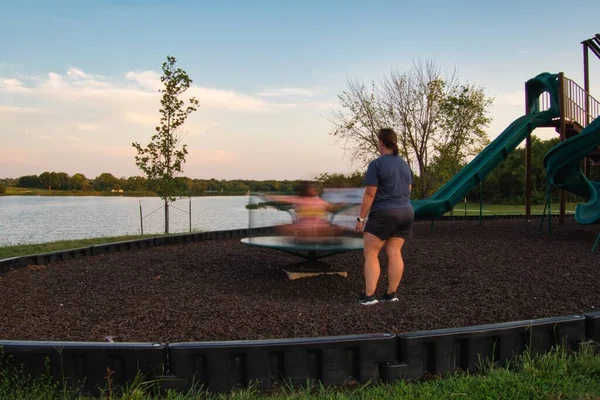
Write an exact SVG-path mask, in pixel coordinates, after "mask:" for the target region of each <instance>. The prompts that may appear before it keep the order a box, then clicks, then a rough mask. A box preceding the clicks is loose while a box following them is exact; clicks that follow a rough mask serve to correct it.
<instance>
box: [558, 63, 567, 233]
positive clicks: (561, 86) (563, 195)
mask: <svg viewBox="0 0 600 400" xmlns="http://www.w3.org/2000/svg"><path fill="white" fill-rule="evenodd" d="M558 93H559V95H558V101H559V104H560V128H559V130H560V141H561V142H564V141H565V139H566V132H567V124H566V110H565V107H566V106H567V105H566V103H567V102H566V95H567V94H566V90H565V74H564V72H561V73H559V74H558ZM566 203H567V192H566V191H565V190H563V189H560V216H559V220H558V223H559V224H560V225H564V223H565V209H566Z"/></svg>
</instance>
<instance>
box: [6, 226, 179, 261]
mask: <svg viewBox="0 0 600 400" xmlns="http://www.w3.org/2000/svg"><path fill="white" fill-rule="evenodd" d="M183 233H189V232H178V233H172V234H171V235H181V234H183ZM157 236H165V235H164V234H153V235H128V236H110V237H108V236H107V237H99V238H89V239H77V240H61V241H57V242H47V243H34V244H14V245H8V246H1V247H0V260H1V259H3V258H11V257H19V256H26V255H30V254H40V253H47V252H50V251H60V250H69V249H77V248H80V247H89V246H93V245H96V244H105V243H113V242H123V241H126V240H136V239H144V238H152V237H157Z"/></svg>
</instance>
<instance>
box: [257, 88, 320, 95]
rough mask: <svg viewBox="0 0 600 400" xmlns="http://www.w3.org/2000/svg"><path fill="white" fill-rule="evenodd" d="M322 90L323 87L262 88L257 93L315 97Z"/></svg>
mask: <svg viewBox="0 0 600 400" xmlns="http://www.w3.org/2000/svg"><path fill="white" fill-rule="evenodd" d="M323 92H325V90H323V89H319V90H315V89H307V88H280V89H269V90H264V91H262V92H260V93H258V95H259V96H261V97H315V96H317V95H319V94H321V93H323Z"/></svg>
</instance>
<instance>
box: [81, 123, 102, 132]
mask: <svg viewBox="0 0 600 400" xmlns="http://www.w3.org/2000/svg"><path fill="white" fill-rule="evenodd" d="M77 129H78V130H80V131H97V130H100V129H102V127H101V126H100V125H97V124H90V123H81V124H77Z"/></svg>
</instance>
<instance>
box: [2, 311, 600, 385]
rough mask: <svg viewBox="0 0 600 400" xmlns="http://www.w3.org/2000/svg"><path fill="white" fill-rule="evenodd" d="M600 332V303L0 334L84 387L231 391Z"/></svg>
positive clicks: (434, 364) (344, 377) (343, 377)
mask: <svg viewBox="0 0 600 400" xmlns="http://www.w3.org/2000/svg"><path fill="white" fill-rule="evenodd" d="M599 336H600V312H593V313H589V314H585V315H567V316H559V317H553V318H543V319H535V320H529V321H516V322H507V323H498V324H489V325H481V326H472V327H464V328H451V329H439V330H430V331H421V332H413V333H404V334H399V335H395V334H389V333H382V334H370V335H349V336H330V337H315V338H295V339H275V340H248V341H224V342H185V343H171V344H163V343H94V342H43V341H0V353H4V355H3V357H5V358H7V359H8V361H9V362H11V363H12V364H13V365H14V366H15V367H17V368H20V369H22V372H23V373H24V374H26V375H31V376H33V377H37V376H41V375H42V374H44V373H49V374H50V376H51V377H52V378H53V379H54V380H55V381H57V382H59V383H61V382H63V381H64V382H67V383H69V384H73V385H77V384H78V383H79V384H81V383H83V384H82V385H81V386H79V387H81V388H82V392H84V393H99V391H100V389H102V388H105V387H106V382H107V381H106V376H107V369H109V370H110V371H111V380H112V387H113V388H115V389H118V388H120V387H123V386H124V385H127V384H129V383H131V382H133V380H134V379H135V378H136V376H137V375H138V372H141V373H142V374H144V377H145V378H146V379H151V380H154V379H158V380H160V381H161V387H162V389H163V390H164V389H167V388H172V389H176V390H181V391H185V390H186V389H189V388H191V387H192V386H193V385H196V387H198V386H202V387H203V388H205V389H208V390H209V391H211V392H229V391H232V390H236V389H243V388H247V387H249V386H250V385H254V386H255V387H258V388H261V389H269V388H272V387H273V386H274V385H276V384H278V383H283V382H286V383H287V384H291V385H293V386H299V385H306V383H307V382H308V383H310V384H314V383H322V384H324V385H327V386H344V385H348V384H350V383H354V382H358V383H367V382H372V383H378V382H393V381H397V380H402V379H403V380H414V379H419V378H421V377H423V376H425V375H438V376H443V375H445V374H448V373H453V372H456V371H469V372H478V371H479V370H480V367H481V366H483V365H485V363H486V361H494V362H499V363H505V362H507V361H510V360H512V359H513V358H514V357H515V356H517V355H519V354H522V353H523V351H525V350H526V349H527V348H529V349H531V350H532V352H533V353H534V354H544V353H546V352H548V351H549V350H551V349H553V348H556V347H557V346H560V347H565V348H566V350H567V351H573V350H576V349H577V348H578V347H579V346H580V344H581V343H582V342H584V341H594V342H596V343H600V342H599V339H600V337H599ZM47 361H49V362H48V363H47ZM46 365H48V366H49V368H48V369H47V368H46Z"/></svg>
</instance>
